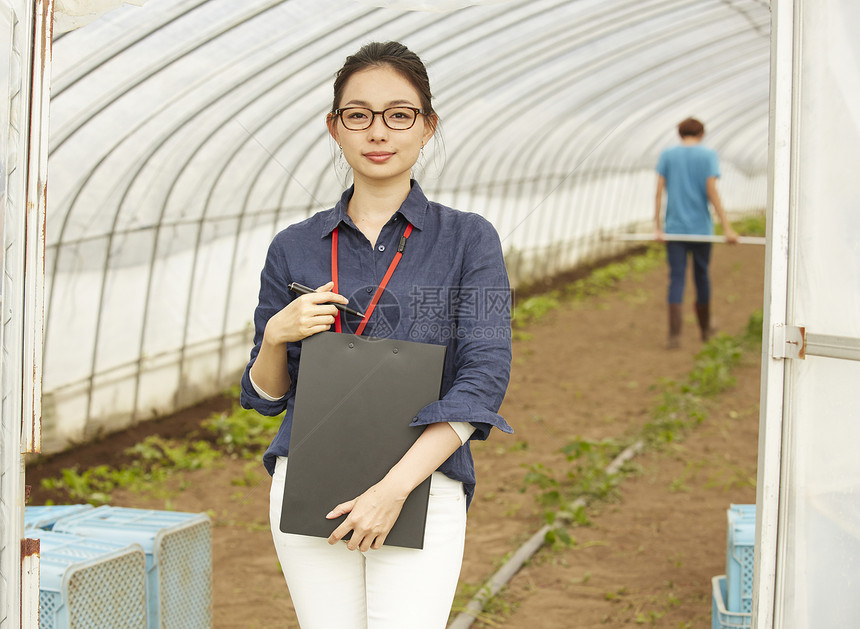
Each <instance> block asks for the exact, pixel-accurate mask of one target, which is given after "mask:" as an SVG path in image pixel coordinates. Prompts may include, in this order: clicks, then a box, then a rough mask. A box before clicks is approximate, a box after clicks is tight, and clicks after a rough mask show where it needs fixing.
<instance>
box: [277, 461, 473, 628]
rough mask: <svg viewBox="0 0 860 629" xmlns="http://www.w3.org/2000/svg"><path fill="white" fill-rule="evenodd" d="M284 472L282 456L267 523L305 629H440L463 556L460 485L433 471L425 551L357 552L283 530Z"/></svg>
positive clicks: (386, 549) (463, 514)
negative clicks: (281, 522) (406, 628)
mask: <svg viewBox="0 0 860 629" xmlns="http://www.w3.org/2000/svg"><path fill="white" fill-rule="evenodd" d="M286 471H287V459H286V458H284V457H279V458H278V462H277V464H276V466H275V475H274V477H273V478H272V488H271V490H270V493H269V522H270V525H271V528H272V537H273V538H274V541H275V549H276V550H277V552H278V560H279V561H280V562H281V569H282V570H283V572H284V577H285V578H286V580H287V586H288V587H289V589H290V597H291V598H292V601H293V606H294V607H295V610H296V616H298V619H299V624H300V625H301V626H302V629H332V628H334V627H337V628H338V629H404V627H409V629H444V627H445V625H446V624H447V622H448V614H449V612H450V609H451V602H452V601H453V599H454V593H455V592H456V589H457V579H458V577H459V575H460V565H461V564H462V561H463V544H464V542H465V538H466V497H465V494H464V492H463V484H462V483H460V482H458V481H455V480H451V479H450V478H448V477H447V476H445V475H444V474H441V473H439V472H434V473H433V475H432V476H431V479H430V503H429V505H428V508H427V525H426V528H425V532H424V548H423V550H416V549H412V548H399V547H396V546H383V547H382V548H380V549H378V550H368V551H367V552H361V551H359V550H354V551H351V550H348V549H347V547H346V543H345V542H338V543H337V544H335V545H334V546H330V545H329V543H328V542H327V541H326V540H325V539H324V538H321V537H310V536H306V535H294V534H291V533H282V532H281V530H280V521H281V504H282V502H283V497H284V477H285V475H286ZM334 506H335V505H332V507H334Z"/></svg>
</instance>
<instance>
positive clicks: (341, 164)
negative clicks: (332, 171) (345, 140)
mask: <svg viewBox="0 0 860 629" xmlns="http://www.w3.org/2000/svg"><path fill="white" fill-rule="evenodd" d="M338 148H339V149H340V152H339V153H338V154H337V167H338V168H341V169H344V168H346V158H344V156H343V147H342V146H341V145H339V144H338Z"/></svg>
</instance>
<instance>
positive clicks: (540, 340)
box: [27, 246, 764, 629]
mask: <svg viewBox="0 0 860 629" xmlns="http://www.w3.org/2000/svg"><path fill="white" fill-rule="evenodd" d="M763 265H764V250H763V248H762V247H749V246H737V247H725V246H718V247H716V248H715V250H714V257H713V263H712V269H713V270H712V278H713V282H714V297H713V309H714V318H715V323H716V325H717V326H718V327H719V329H720V330H721V331H725V332H727V333H730V334H737V333H738V332H740V331H741V330H742V329H743V328H744V327H745V325H746V323H747V320H748V318H749V316H750V314H751V313H752V312H753V311H754V310H755V309H756V308H760V307H761V305H762V293H763V268H764V266H763ZM665 290H666V271H665V269H664V268H662V267H661V268H659V269H658V270H655V271H652V272H649V273H646V274H642V275H639V276H631V277H629V278H627V279H624V280H622V281H621V282H620V284H619V285H618V287H617V289H615V290H612V291H611V292H609V293H606V294H604V295H602V296H600V297H596V298H592V299H589V300H587V301H582V302H576V303H565V304H564V305H563V306H562V307H561V308H559V309H557V310H554V311H552V312H551V313H550V314H549V315H547V316H546V317H545V318H544V319H543V320H541V321H539V322H538V323H536V324H533V325H531V326H530V327H529V329H528V330H527V331H528V333H529V334H530V336H531V337H530V338H529V339H527V340H517V341H515V343H514V363H513V373H512V379H511V385H510V388H509V391H508V395H507V397H506V399H505V402H504V405H503V407H502V411H501V413H502V414H503V415H504V416H505V417H506V418H507V420H508V421H509V422H510V424H511V425H512V426H513V427H514V429H515V430H516V434H515V435H512V436H505V435H502V434H501V433H496V434H493V435H492V436H491V438H490V440H489V441H487V442H484V443H478V444H475V445H474V452H475V459H476V465H477V472H478V490H477V495H476V498H475V501H474V502H473V504H472V507H471V509H470V512H469V524H468V532H467V540H466V554H465V557H464V562H463V569H462V573H461V589H462V591H463V592H464V593H469V592H471V591H474V589H475V587H477V586H478V585H480V584H481V583H482V582H483V581H484V580H485V579H486V578H488V577H489V576H490V575H491V574H492V573H493V572H494V571H495V570H496V569H497V568H498V566H499V565H500V564H501V562H502V561H503V560H504V558H505V557H506V555H508V554H509V553H511V552H513V551H514V550H515V549H516V548H517V547H518V546H519V545H520V544H521V543H522V542H523V541H524V540H525V539H527V538H528V537H529V536H530V535H531V534H532V533H534V532H535V531H536V530H537V529H538V528H540V526H541V525H542V524H543V512H542V508H540V507H539V506H538V505H537V503H536V502H535V499H534V492H533V490H527V491H522V489H523V477H524V475H525V469H524V467H523V465H524V464H531V463H536V462H540V463H543V464H544V465H545V466H546V467H547V468H548V469H564V466H566V465H567V464H566V463H565V459H564V457H563V455H561V454H560V452H559V449H560V448H561V447H562V446H564V445H565V444H566V443H568V442H569V441H571V440H574V439H577V438H580V437H583V438H590V439H603V438H611V437H624V436H628V435H630V434H633V433H635V432H636V431H637V430H638V429H639V428H640V427H641V426H642V425H643V424H645V423H646V422H647V421H648V420H649V419H650V417H651V415H650V413H651V410H652V409H653V408H654V406H655V404H656V403H657V398H656V396H657V389H658V388H659V387H660V386H661V383H662V382H663V381H664V380H666V379H671V380H676V381H681V380H683V379H684V378H685V377H686V375H687V374H688V373H689V372H690V370H691V368H692V366H693V357H694V355H695V353H696V352H698V350H699V349H700V347H701V342H700V341H699V340H698V337H697V330H696V329H695V320H694V316H693V308H692V305H691V302H692V294H691V291H690V290H689V288H688V290H687V302H688V304H687V305H686V306H685V325H684V337H683V344H682V348H681V349H680V350H675V351H667V350H666V349H664V345H665V335H666V312H665V311H666V306H665ZM759 360H760V357H759V356H758V355H745V357H744V359H743V364H742V365H741V366H740V367H739V368H738V369H737V370H736V372H735V374H736V376H737V385H736V386H735V387H734V388H733V389H731V390H729V391H728V392H726V393H723V394H721V395H720V396H719V397H718V398H717V399H716V400H715V401H714V402H713V403H712V405H711V407H710V412H709V416H708V418H707V420H706V421H705V422H704V423H703V424H702V425H701V426H700V427H699V428H698V429H696V430H695V431H693V432H692V433H690V434H689V436H688V437H687V438H686V439H685V440H684V441H683V442H679V443H676V444H674V445H673V446H671V447H669V448H666V449H664V450H661V451H659V452H646V453H645V454H642V455H640V456H639V457H638V458H637V459H636V461H637V464H638V466H639V473H638V474H636V475H634V476H632V477H630V478H628V479H626V480H625V481H624V483H623V485H622V487H621V490H620V494H619V497H618V499H617V500H615V501H612V502H604V503H600V504H596V505H593V506H592V507H590V508H589V509H588V514H589V516H590V520H591V525H590V526H585V527H578V528H574V529H571V530H570V532H571V535H572V537H573V538H574V541H575V543H574V544H573V545H571V546H569V547H564V548H549V547H546V548H544V549H543V550H541V551H540V552H539V553H538V555H537V556H536V557H535V558H534V559H533V560H532V561H531V562H529V564H528V565H527V566H525V567H524V568H523V570H521V571H520V572H519V574H518V575H517V576H516V577H515V578H514V580H513V581H512V582H511V584H510V585H509V587H508V588H507V589H506V590H505V591H504V592H503V595H502V596H501V597H499V598H498V599H496V600H494V601H493V602H492V604H491V605H490V607H489V608H488V610H487V613H486V614H485V615H484V616H483V617H482V618H481V620H480V621H479V622H478V623H476V625H475V626H476V627H506V628H510V629H518V628H527V629H555V628H559V629H560V628H565V629H567V628H580V627H583V628H587V627H622V626H627V625H631V626H632V625H643V626H654V627H666V628H672V629H693V628H696V629H698V628H702V629H707V628H708V627H710V607H711V577H712V576H714V575H717V574H722V573H724V571H725V536H726V517H725V510H726V508H727V507H728V506H729V504H731V503H752V502H755V475H756V455H757V431H758V396H759ZM228 406H229V402H228V400H226V399H224V398H219V399H215V400H212V401H210V402H208V403H206V404H203V405H201V406H199V407H196V408H194V409H190V410H189V411H186V412H184V413H181V414H179V415H177V416H174V417H171V418H166V419H164V420H159V421H155V422H147V423H146V424H142V425H140V426H137V427H135V428H134V429H132V430H130V431H126V432H125V433H122V434H119V435H114V436H108V437H105V438H103V439H101V440H100V441H99V442H96V443H93V444H87V445H84V446H81V447H79V448H76V449H75V450H71V451H69V452H66V453H62V454H60V455H56V456H53V457H50V458H46V459H44V460H42V461H39V462H37V463H34V464H32V465H30V466H28V469H27V482H28V484H30V485H32V486H33V496H32V500H31V504H43V502H44V500H45V499H46V498H48V497H50V494H48V493H47V492H45V491H44V490H41V489H40V488H39V480H40V479H41V478H43V477H46V476H56V475H57V474H58V472H59V470H60V469H61V468H63V467H69V466H71V465H73V464H79V465H82V466H88V465H95V464H100V463H108V464H114V465H117V464H119V463H121V462H122V452H123V450H124V449H125V448H126V447H128V446H130V445H132V444H134V443H136V442H137V441H139V440H140V439H142V438H143V437H144V436H145V435H148V434H152V433H157V434H162V435H165V436H173V437H179V436H183V435H187V434H192V433H193V432H194V431H195V430H196V427H197V425H198V424H199V422H200V420H201V419H204V418H206V417H208V416H209V415H210V414H211V413H212V412H216V411H220V410H223V409H225V408H227V407H228ZM247 466H248V462H247V461H246V460H241V459H235V460H233V459H229V458H227V459H224V460H223V461H222V462H221V463H219V464H218V465H217V467H216V468H214V469H208V470H201V471H195V472H187V473H182V474H180V475H177V476H176V477H174V478H172V479H171V480H170V482H169V483H168V486H167V487H162V488H153V491H151V492H146V493H145V494H140V493H132V492H127V491H124V492H116V493H115V494H114V499H113V502H112V504H115V505H120V506H133V507H150V508H157V509H165V508H170V509H175V510H180V511H209V513H210V514H212V517H213V525H214V528H213V532H214V539H213V561H214V596H213V599H214V618H215V622H214V627H215V628H216V629H234V628H235V629H253V628H255V627H260V628H262V627H267V628H268V627H297V626H298V625H297V623H296V621H295V617H294V615H293V611H292V608H291V604H290V598H289V593H288V591H287V588H286V586H285V585H284V583H283V580H282V577H281V574H280V569H279V566H278V562H277V559H276V557H275V554H274V551H273V548H272V543H271V537H270V533H269V530H268V522H267V499H268V485H269V483H268V477H267V476H265V474H264V472H263V471H262V467H261V466H256V465H255V466H254V467H253V469H249V468H248V467H247ZM237 482H244V483H245V484H236V483H237ZM466 601H467V597H466V596H465V595H464V596H462V597H460V598H458V600H457V602H456V605H458V606H462V605H464V604H465V602H466ZM455 611H456V609H455ZM404 627H405V628H406V629H408V625H404Z"/></svg>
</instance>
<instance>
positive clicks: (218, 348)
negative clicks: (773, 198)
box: [44, 0, 769, 450]
mask: <svg viewBox="0 0 860 629" xmlns="http://www.w3.org/2000/svg"><path fill="white" fill-rule="evenodd" d="M378 4H384V5H385V4H387V5H389V6H388V7H380V6H374V5H378ZM416 4H420V3H408V2H396V1H392V2H388V3H386V2H358V1H352V2H350V1H346V0H245V1H243V2H235V1H232V0H149V1H148V2H146V4H145V5H144V6H142V7H133V6H127V7H124V8H121V9H118V10H116V11H113V12H111V13H108V14H106V15H105V16H103V17H101V18H100V19H98V20H96V21H94V22H92V23H91V24H89V25H87V26H85V27H84V28H81V29H79V30H75V31H71V32H68V33H65V34H62V35H59V36H58V37H57V38H56V39H55V44H54V73H53V84H52V98H53V100H52V109H51V121H50V124H51V153H50V163H49V166H50V194H49V207H48V226H47V234H48V236H47V237H48V246H47V279H46V308H47V313H46V317H47V319H46V320H47V326H46V337H45V368H44V391H45V399H44V441H45V448H46V449H48V450H50V449H55V448H57V447H61V446H62V445H63V444H64V443H66V442H67V441H68V440H70V439H80V438H84V437H86V436H89V435H92V434H95V433H97V432H98V431H100V430H104V429H109V430H113V429H116V428H120V427H122V426H124V425H126V424H128V423H130V422H133V421H136V420H139V419H144V418H149V417H152V416H154V415H157V414H162V413H166V412H169V411H172V410H174V409H176V408H179V407H182V406H186V405H189V404H191V403H193V402H195V401H197V400H199V399H202V398H203V397H206V396H208V395H211V394H213V393H215V392H217V391H219V390H221V389H222V388H224V387H226V386H228V385H230V384H233V383H234V382H235V381H236V377H237V374H238V373H239V371H240V370H241V368H242V366H243V365H244V363H245V361H246V360H247V356H248V351H249V347H250V339H251V331H250V325H251V318H252V314H253V308H254V305H255V303H256V296H257V290H258V278H259V271H260V269H261V267H262V263H263V259H264V255H265V251H266V248H267V245H268V243H269V241H270V240H271V238H272V237H273V236H274V234H275V233H277V231H279V230H280V229H283V228H284V227H285V226H287V225H289V224H291V223H293V222H296V221H299V220H302V219H304V218H305V217H307V216H308V215H309V214H311V213H313V212H315V211H317V210H320V209H324V208H327V207H330V206H332V205H333V204H334V202H335V201H336V199H337V198H338V196H339V194H340V192H341V190H342V188H343V187H344V186H345V185H346V184H347V183H348V173H346V172H343V171H339V170H338V169H337V166H336V164H335V163H334V159H333V155H334V151H333V147H334V144H333V143H332V142H331V141H330V140H329V138H328V136H327V132H326V127H325V125H324V116H325V114H326V112H327V111H329V110H330V108H331V83H332V78H333V75H334V73H335V71H336V70H337V69H338V68H339V67H340V65H341V64H342V63H343V59H344V58H345V57H346V55H347V54H350V53H352V52H354V51H355V50H356V49H357V48H358V47H359V46H360V45H362V44H363V43H366V42H368V41H372V40H387V39H397V40H400V41H403V42H404V43H406V44H407V45H408V46H409V47H410V48H412V49H413V50H415V51H416V52H417V53H418V54H419V55H421V56H422V58H423V59H424V60H425V61H426V62H427V64H428V67H429V72H430V78H431V82H432V86H433V92H434V95H435V97H436V100H435V105H436V108H437V110H438V112H439V114H440V117H441V120H442V127H441V129H442V132H441V134H439V135H438V136H437V138H435V139H434V140H433V141H432V142H431V143H430V145H429V146H428V147H427V151H425V153H426V157H425V159H424V160H423V163H422V164H421V165H420V167H419V168H418V169H417V171H416V177H417V178H418V179H419V181H420V182H421V184H422V186H423V187H424V189H425V191H426V192H427V193H428V195H429V196H430V197H432V198H435V199H436V200H438V201H440V202H443V203H446V204H448V205H451V206H453V207H457V208H459V209H466V210H471V211H475V212H478V213H481V214H482V215H484V216H486V217H487V218H488V219H489V220H490V221H492V222H493V223H494V224H495V226H496V228H497V229H498V230H499V233H500V235H501V238H502V242H503V246H504V248H505V253H506V259H507V262H508V266H509V270H510V273H511V276H512V280H513V281H514V282H515V283H522V282H526V281H530V280H532V279H535V278H537V277H539V276H541V275H546V274H549V273H554V272H557V271H560V270H563V269H566V268H570V267H571V266H573V265H575V264H576V263H578V262H582V261H583V260H587V259H591V258H594V257H597V256H601V255H606V254H609V253H614V252H617V251H618V245H617V244H612V243H608V242H607V241H606V240H605V239H604V238H603V236H605V235H606V234H608V233H612V232H617V231H619V230H623V229H632V228H634V227H635V226H637V225H639V226H641V225H643V224H647V223H648V221H649V219H650V217H651V215H652V214H653V198H654V185H655V175H654V165H655V163H656V159H657V156H658V154H659V151H660V150H661V149H662V148H664V147H666V146H668V145H670V144H672V143H673V142H674V141H675V140H676V138H675V126H676V125H677V123H678V122H679V121H680V120H681V119H683V118H685V117H687V116H689V115H695V116H697V117H699V118H701V119H702V120H703V121H704V122H705V123H706V126H707V129H708V133H707V135H706V142H707V143H708V144H709V145H710V146H712V147H713V148H715V149H717V151H718V152H719V154H720V157H721V165H722V172H723V177H722V180H721V183H720V190H721V193H722V194H723V196H724V200H725V204H726V206H727V208H728V209H729V210H730V211H740V210H749V209H761V208H763V207H764V205H765V197H766V193H765V188H766V182H765V180H766V167H767V119H768V118H767V109H768V54H769V47H768V37H769V8H768V3H767V2H766V1H764V0H731V1H727V0H611V1H610V0H568V1H559V0H528V1H524V0H521V1H508V2H504V1H499V2H489V3H480V4H478V5H475V6H466V7H464V8H461V9H457V10H449V11H410V10H404V8H405V7H408V6H416ZM423 4H425V5H427V4H432V3H423ZM464 4H472V3H469V2H461V3H456V2H454V3H444V4H443V5H442V6H437V7H436V8H442V9H445V8H448V9H451V8H454V7H456V6H462V5H464ZM392 6H398V7H400V8H391V7H392ZM425 8H426V7H425Z"/></svg>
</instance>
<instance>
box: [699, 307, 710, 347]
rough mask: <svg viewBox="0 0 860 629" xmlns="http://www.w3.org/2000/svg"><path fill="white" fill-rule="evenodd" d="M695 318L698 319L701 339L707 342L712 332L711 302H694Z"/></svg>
mask: <svg viewBox="0 0 860 629" xmlns="http://www.w3.org/2000/svg"><path fill="white" fill-rule="evenodd" d="M696 318H697V319H698V320H699V330H700V331H701V332H702V341H704V342H705V343H707V342H708V339H710V338H711V336H713V334H714V328H712V327H711V304H698V303H697V304H696Z"/></svg>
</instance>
